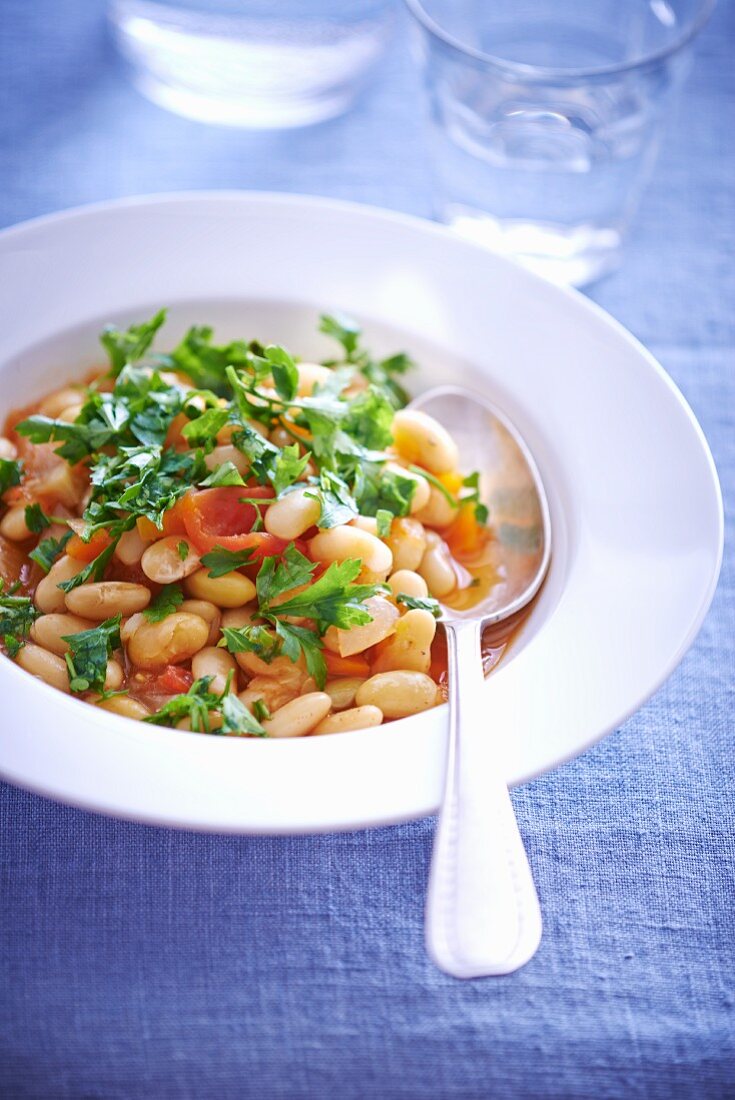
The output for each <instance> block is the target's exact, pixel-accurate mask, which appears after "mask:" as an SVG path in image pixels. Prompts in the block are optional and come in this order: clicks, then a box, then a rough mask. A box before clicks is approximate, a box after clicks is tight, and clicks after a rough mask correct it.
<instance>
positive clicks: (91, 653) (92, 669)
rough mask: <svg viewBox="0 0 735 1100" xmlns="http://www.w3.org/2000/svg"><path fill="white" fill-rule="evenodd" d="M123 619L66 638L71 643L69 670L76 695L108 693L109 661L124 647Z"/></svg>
mask: <svg viewBox="0 0 735 1100" xmlns="http://www.w3.org/2000/svg"><path fill="white" fill-rule="evenodd" d="M121 619H122V615H120V614H117V615H115V617H114V618H112V619H106V620H105V622H103V623H100V624H99V626H95V627H92V629H91V630H82V631H80V632H79V633H78V634H65V635H62V638H63V640H64V641H65V642H68V644H69V651H68V653H67V654H66V667H67V669H68V670H69V687H70V688H71V690H72V691H73V692H76V693H78V692H84V691H104V688H105V677H106V676H107V662H108V660H109V659H110V657H111V656H112V651H113V650H114V649H119V648H120V621H121Z"/></svg>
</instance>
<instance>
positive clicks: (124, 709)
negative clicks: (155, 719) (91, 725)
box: [90, 695, 151, 720]
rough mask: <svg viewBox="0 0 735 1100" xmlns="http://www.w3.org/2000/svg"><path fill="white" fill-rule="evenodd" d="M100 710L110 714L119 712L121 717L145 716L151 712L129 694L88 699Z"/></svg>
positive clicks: (141, 717) (138, 717)
mask: <svg viewBox="0 0 735 1100" xmlns="http://www.w3.org/2000/svg"><path fill="white" fill-rule="evenodd" d="M90 702H94V705H95V706H96V707H99V708H100V710H107V711H109V712H110V713H111V714H119V715H121V716H122V717H123V718H137V719H138V720H140V719H143V718H146V717H147V716H148V715H149V714H150V713H151V712H150V711H149V709H148V707H146V706H144V705H143V703H141V702H140V701H139V700H138V699H131V698H130V696H129V695H113V697H112V698H111V699H98V700H92V699H91V700H90Z"/></svg>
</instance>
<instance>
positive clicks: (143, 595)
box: [66, 581, 151, 621]
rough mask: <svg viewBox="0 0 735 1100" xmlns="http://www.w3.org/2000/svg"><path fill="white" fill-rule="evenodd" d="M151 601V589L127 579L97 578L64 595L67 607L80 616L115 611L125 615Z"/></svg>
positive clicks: (102, 616)
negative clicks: (98, 579) (105, 579)
mask: <svg viewBox="0 0 735 1100" xmlns="http://www.w3.org/2000/svg"><path fill="white" fill-rule="evenodd" d="M150 602H151V592H150V589H149V588H146V586H145V585H144V584H132V583H131V582H130V581H96V582H94V583H92V584H80V585H79V587H78V588H72V590H71V592H67V594H66V606H67V608H68V610H69V611H71V612H72V614H74V615H81V617H82V618H83V619H95V620H97V621H101V620H102V619H109V618H111V617H112V616H113V615H117V614H118V613H119V614H121V615H124V616H128V615H134V614H135V612H136V611H142V610H143V608H144V607H147V606H148V604H149V603H150Z"/></svg>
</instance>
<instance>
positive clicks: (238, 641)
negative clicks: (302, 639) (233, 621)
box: [219, 623, 281, 664]
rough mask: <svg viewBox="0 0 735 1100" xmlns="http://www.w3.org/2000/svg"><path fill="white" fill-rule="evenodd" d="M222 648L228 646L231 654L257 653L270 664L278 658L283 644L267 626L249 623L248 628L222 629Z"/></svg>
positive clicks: (230, 627)
mask: <svg viewBox="0 0 735 1100" xmlns="http://www.w3.org/2000/svg"><path fill="white" fill-rule="evenodd" d="M219 645H220V646H226V647H227V649H228V650H229V652H230V653H255V654H256V655H257V656H258V657H260V658H261V660H263V661H267V662H268V663H269V664H270V662H271V661H272V660H273V658H274V657H277V656H278V654H279V652H280V649H281V644H280V642H279V640H278V638H277V637H276V636H275V635H274V634H273V632H272V631H270V630H269V629H268V627H267V626H260V625H258V624H256V623H249V624H248V625H246V626H226V627H223V629H222V638H221V639H220V642H219Z"/></svg>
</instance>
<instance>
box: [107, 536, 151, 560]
mask: <svg viewBox="0 0 735 1100" xmlns="http://www.w3.org/2000/svg"><path fill="white" fill-rule="evenodd" d="M147 546H150V542H149V540H148V539H144V538H141V535H140V532H139V531H138V528H137V527H133V528H132V529H131V530H130V531H123V533H122V535H121V536H120V541H119V542H118V544H117V546H116V547H115V557H116V558H117V560H118V561H121V562H122V563H123V565H137V564H138V562H139V561H140V559H141V558H142V557H143V554H144V552H145V549H146V547H147Z"/></svg>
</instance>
